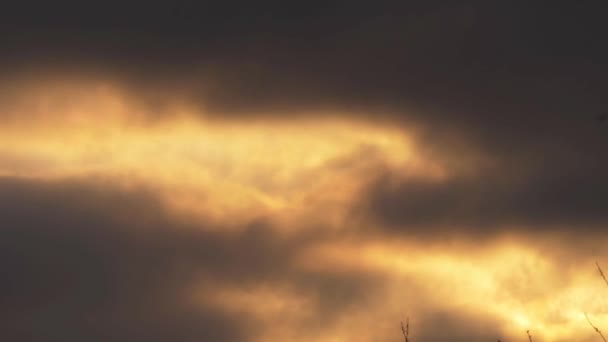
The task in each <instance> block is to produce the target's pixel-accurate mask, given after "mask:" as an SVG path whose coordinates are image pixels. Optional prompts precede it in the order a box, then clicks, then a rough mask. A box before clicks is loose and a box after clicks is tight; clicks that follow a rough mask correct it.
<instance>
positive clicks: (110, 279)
mask: <svg viewBox="0 0 608 342" xmlns="http://www.w3.org/2000/svg"><path fill="white" fill-rule="evenodd" d="M0 189H1V191H0V220H1V222H2V226H1V229H0V237H1V238H0V271H1V272H2V274H3V279H4V281H3V282H2V284H0V303H2V309H1V310H0V316H1V317H2V325H1V329H0V331H1V332H2V333H1V334H0V335H2V337H3V338H8V339H18V340H21V341H38V340H44V339H48V338H52V339H61V340H67V341H72V340H80V339H87V340H93V341H106V340H116V341H132V340H142V341H143V340H146V341H166V340H174V341H194V340H201V339H203V340H213V341H247V340H251V339H253V338H254V337H255V336H256V334H257V333H259V332H260V329H262V328H265V329H266V328H268V327H265V326H264V327H260V326H259V325H256V319H257V317H252V316H249V315H246V314H244V313H243V314H235V313H230V314H229V313H228V312H225V311H223V310H222V309H221V307H220V308H218V307H214V306H208V307H207V306H206V305H205V304H201V303H192V291H193V286H196V284H200V283H201V282H202V283H203V284H204V283H207V282H209V284H210V286H212V287H211V288H213V286H216V285H219V286H220V287H224V286H227V287H228V288H235V287H236V288H239V289H243V290H247V289H248V288H251V287H253V288H255V286H259V285H261V284H270V285H272V286H276V287H277V288H281V287H284V286H287V287H288V288H292V289H294V291H295V292H296V293H297V294H298V295H300V296H302V297H303V298H309V299H310V300H312V302H313V304H314V307H315V309H314V310H315V311H316V312H317V313H318V314H319V316H318V317H314V318H312V319H311V320H310V321H303V322H301V323H300V324H301V326H302V327H307V326H308V327H313V326H314V327H316V329H321V327H323V326H325V325H328V324H331V322H333V321H334V320H335V319H337V318H339V317H340V316H341V315H342V314H343V313H344V312H345V311H346V310H348V309H350V308H352V306H355V305H357V304H356V303H362V302H365V301H366V300H370V298H373V296H374V293H377V291H378V290H379V289H381V288H382V286H381V283H380V280H381V278H380V277H378V279H377V280H376V279H375V278H373V277H372V278H368V276H367V275H366V274H364V273H351V274H342V275H333V274H323V273H318V272H313V271H304V270H298V268H297V267H295V266H294V264H293V258H294V257H297V256H299V254H300V252H301V250H302V248H304V247H305V246H307V244H308V243H309V242H311V241H315V240H318V239H320V238H322V235H321V234H316V233H315V234H310V232H306V234H304V235H305V236H298V237H295V238H290V239H283V238H280V237H279V236H277V235H276V234H275V233H273V231H272V229H271V226H270V225H269V224H270V223H266V222H263V221H256V222H252V223H250V224H249V225H247V226H246V227H243V228H244V229H242V232H241V233H227V232H225V231H224V232H222V231H221V230H210V229H209V228H211V227H210V226H209V225H208V224H206V223H204V222H202V223H201V222H184V221H183V220H180V219H177V218H176V217H173V216H171V215H170V214H169V213H168V212H167V211H166V210H165V209H164V207H163V206H162V205H161V204H160V202H158V200H157V199H156V196H155V195H154V193H153V192H149V191H146V190H145V189H138V190H133V191H128V190H124V189H119V188H114V187H111V186H110V187H108V186H107V185H103V184H94V183H90V182H82V181H62V182H40V181H24V180H17V179H11V178H8V179H2V180H1V181H0ZM213 228H221V227H213ZM309 234H310V235H309ZM211 291H213V290H211Z"/></svg>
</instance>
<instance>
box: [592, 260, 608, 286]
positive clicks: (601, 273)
mask: <svg viewBox="0 0 608 342" xmlns="http://www.w3.org/2000/svg"><path fill="white" fill-rule="evenodd" d="M595 265H596V266H597V270H598V271H599V272H600V275H601V276H602V279H604V282H605V283H606V285H608V280H607V279H606V276H605V275H604V272H603V271H602V268H601V267H600V264H599V263H598V262H597V261H596V262H595Z"/></svg>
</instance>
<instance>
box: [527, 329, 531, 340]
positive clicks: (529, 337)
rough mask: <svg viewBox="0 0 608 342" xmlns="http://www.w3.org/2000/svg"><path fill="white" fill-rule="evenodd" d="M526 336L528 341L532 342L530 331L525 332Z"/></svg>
mask: <svg viewBox="0 0 608 342" xmlns="http://www.w3.org/2000/svg"><path fill="white" fill-rule="evenodd" d="M526 334H528V340H530V342H532V335H530V330H526Z"/></svg>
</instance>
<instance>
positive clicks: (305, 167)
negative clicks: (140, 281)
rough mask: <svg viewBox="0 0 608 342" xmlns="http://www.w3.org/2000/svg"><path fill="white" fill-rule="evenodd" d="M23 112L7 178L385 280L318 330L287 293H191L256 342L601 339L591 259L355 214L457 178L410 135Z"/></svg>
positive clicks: (8, 115) (307, 309)
mask: <svg viewBox="0 0 608 342" xmlns="http://www.w3.org/2000/svg"><path fill="white" fill-rule="evenodd" d="M17 99H18V100H17V101H16V102H14V103H13V104H11V105H10V106H6V108H4V109H3V112H4V113H3V115H2V117H1V119H0V120H1V121H0V141H1V143H0V175H2V176H3V177H6V178H11V179H12V178H17V179H20V180H25V181H36V182H39V181H42V182H57V181H71V180H73V181H83V180H84V181H87V182H93V183H99V184H102V185H104V186H107V187H109V188H121V189H130V190H132V191H139V189H146V190H147V191H151V192H153V193H154V194H156V195H157V196H158V198H159V199H160V200H161V201H162V203H163V205H164V206H166V208H167V210H168V211H169V212H170V213H172V215H174V216H175V217H176V219H177V220H183V221H188V222H197V221H201V222H213V223H214V224H213V225H204V227H201V228H200V229H219V233H226V234H228V233H230V234H233V233H236V234H238V233H239V232H238V230H239V228H238V227H243V224H247V223H248V222H252V221H255V220H259V219H263V220H267V221H269V222H271V223H272V225H271V227H272V229H273V232H274V233H276V234H277V235H279V236H286V239H289V238H290V236H296V235H298V234H306V233H307V232H312V233H314V234H318V236H317V237H316V238H315V239H313V240H312V241H313V242H311V243H309V244H308V245H306V247H305V248H302V249H301V250H299V251H298V253H299V255H297V258H295V259H294V260H293V261H292V263H291V264H290V267H291V268H292V269H293V270H294V272H302V273H304V274H311V275H313V274H314V275H318V276H323V275H332V276H352V275H357V276H360V277H363V278H369V279H378V280H379V281H378V282H375V283H374V284H375V285H374V287H373V288H370V291H373V295H372V294H370V298H369V299H368V300H362V301H357V302H356V303H353V305H352V306H347V309H346V310H344V311H341V312H337V313H336V314H337V315H340V316H339V317H334V319H332V321H331V323H328V324H321V323H318V324H317V325H316V326H317V328H316V329H311V327H314V326H315V324H314V322H316V321H317V320H319V319H320V318H319V317H320V312H319V310H321V309H322V308H323V307H324V306H325V305H331V304H327V303H322V302H319V300H320V299H319V298H315V297H314V296H311V295H310V293H304V292H302V291H300V290H299V289H298V288H297V287H296V286H291V285H290V284H289V283H285V282H281V283H260V284H258V285H256V286H241V285H240V284H238V283H234V284H227V283H226V282H219V281H218V282H217V283H214V282H213V281H212V280H209V279H205V280H204V281H201V283H200V284H199V283H196V284H192V286H191V288H192V290H191V291H192V294H191V295H190V296H189V298H191V301H192V302H193V303H201V305H203V304H204V305H211V306H214V307H217V308H218V309H219V310H222V311H225V312H227V313H229V314H238V315H246V316H250V317H253V318H254V319H255V320H256V322H258V324H259V328H260V329H259V331H257V332H256V333H255V334H253V333H252V336H251V338H252V340H256V341H313V340H314V341H327V342H330V341H399V340H400V339H401V338H402V336H401V335H400V330H399V323H400V321H401V320H403V319H404V318H405V317H406V316H409V317H411V322H410V324H411V327H412V337H413V338H414V341H421V342H422V341H423V340H424V338H425V337H426V338H427V340H431V338H439V337H441V334H439V335H433V334H431V333H429V332H428V330H429V329H432V325H439V326H437V328H436V329H437V330H441V329H442V328H441V324H442V321H441V319H438V318H437V317H438V316H437V315H438V313H444V314H447V315H451V316H455V317H456V319H460V318H461V317H464V318H462V319H469V318H470V317H473V318H472V320H473V322H470V321H466V326H464V327H462V330H463V331H464V333H466V331H467V330H475V329H478V327H477V324H478V325H480V326H481V325H483V326H484V327H485V328H483V329H480V331H482V332H483V330H484V329H489V330H490V331H496V332H498V333H500V334H501V335H502V336H495V337H494V340H496V339H497V338H504V340H507V338H509V340H512V341H513V340H521V341H523V340H525V339H526V338H527V337H526V335H525V331H526V330H530V331H531V332H532V333H533V335H534V336H535V337H537V338H538V341H541V340H542V341H566V340H573V339H574V340H581V341H583V340H585V339H586V338H587V337H589V338H593V337H594V332H593V331H592V329H590V327H589V326H588V323H587V321H586V320H585V317H584V312H586V313H588V314H589V317H590V318H592V319H593V321H594V323H595V324H596V325H598V326H600V327H601V326H608V310H607V309H606V308H607V306H606V304H608V303H606V301H605V300H604V298H605V297H606V295H608V289H606V288H605V286H603V285H605V284H603V283H602V281H601V278H598V275H597V273H596V272H597V271H596V270H595V268H594V267H595V265H594V264H593V263H589V261H590V260H591V259H589V260H588V259H586V258H583V259H584V261H581V265H580V267H578V268H572V267H571V265H572V264H569V265H570V266H569V267H568V268H562V267H561V266H560V261H559V260H560V259H559V258H558V257H556V255H557V253H556V254H555V255H554V254H551V253H546V249H544V247H546V246H543V248H539V247H538V248H537V247H536V245H535V243H534V241H533V240H532V239H529V238H528V237H526V236H516V235H514V234H511V235H509V234H502V235H499V236H497V237H496V238H494V239H490V240H487V241H486V242H484V243H475V242H474V239H471V238H470V237H467V236H465V235H463V236H462V239H461V240H458V239H456V240H454V239H453V238H450V239H449V240H448V239H446V240H445V241H444V240H442V237H441V234H438V235H437V236H436V237H435V238H434V242H433V243H431V244H429V243H427V242H424V243H423V242H420V241H417V240H416V239H415V238H414V237H413V236H409V235H408V234H407V229H404V233H403V234H396V235H391V234H388V233H386V231H384V230H382V229H381V228H383V227H379V225H381V224H382V223H378V222H377V221H375V220H372V219H369V218H368V217H367V216H366V215H365V213H360V212H357V210H358V208H362V207H360V206H358V205H359V204H360V203H361V202H362V200H364V198H362V197H364V196H366V191H367V190H368V187H369V186H371V185H372V184H373V183H374V181H375V180H377V179H378V178H379V177H383V176H386V175H390V176H391V177H396V178H397V179H399V178H415V179H421V180H425V181H430V182H439V183H440V182H443V181H445V180H446V179H449V178H450V177H452V176H453V173H454V172H455V171H453V170H450V169H449V167H448V166H447V165H448V164H446V163H444V162H443V160H442V159H441V157H440V156H437V155H433V157H431V156H430V155H427V154H425V153H424V152H423V151H424V149H423V148H422V147H423V146H421V145H420V144H421V141H419V140H417V138H416V137H417V136H416V133H417V132H416V131H414V130H411V131H408V129H407V127H402V126H399V125H386V124H382V125H381V124H372V123H370V122H369V121H362V120H354V119H348V114H349V113H321V112H319V113H311V116H310V118H309V119H298V120H291V121H289V120H281V119H279V117H280V116H279V115H277V116H276V117H277V118H275V119H272V120H270V119H269V120H252V119H231V120H222V119H221V118H218V117H217V116H213V115H210V113H206V112H205V111H204V110H203V109H201V108H199V107H194V106H188V105H187V104H184V103H180V102H179V101H176V102H175V103H174V104H173V105H172V106H169V107H167V108H164V109H163V111H164V112H163V113H161V114H160V115H149V114H147V113H146V110H145V107H142V106H139V105H138V103H137V96H136V95H133V94H127V93H125V92H123V91H121V89H120V88H119V87H115V86H113V85H112V84H108V83H94V82H91V83H84V84H68V85H42V86H41V85H36V86H34V85H32V86H31V87H30V88H28V87H24V88H23V89H22V90H21V93H19V94H18V96H17ZM446 158H447V156H446ZM450 158H453V156H450ZM472 167H473V168H474V167H475V165H473V166H472ZM211 227H215V228H211ZM456 228H460V227H456ZM49 229H53V227H49ZM224 230H225V231H224ZM228 231H230V232H228ZM472 241H473V242H472ZM555 248H556V249H558V248H560V247H555ZM293 281H294V282H295V281H297V280H296V279H294V280H293ZM442 317H443V316H442ZM475 319H477V320H478V323H476V321H475ZM488 327H489V328H488ZM461 333H462V332H461ZM472 335H474V336H475V334H472ZM482 335H483V334H482ZM443 337H444V338H445V340H449V338H450V336H443ZM535 341H536V339H535Z"/></svg>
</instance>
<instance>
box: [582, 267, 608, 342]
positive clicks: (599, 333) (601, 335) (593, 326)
mask: <svg viewBox="0 0 608 342" xmlns="http://www.w3.org/2000/svg"><path fill="white" fill-rule="evenodd" d="M604 279H606V278H604ZM585 318H586V319H587V322H589V325H590V326H591V327H592V328H593V329H594V330H595V331H596V332H597V333H598V335H600V337H601V338H602V340H603V341H604V342H608V341H606V338H605V337H604V334H602V332H601V331H600V329H598V328H597V327H596V326H595V325H593V323H591V320H590V319H589V317H588V316H587V313H586V312H585Z"/></svg>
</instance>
